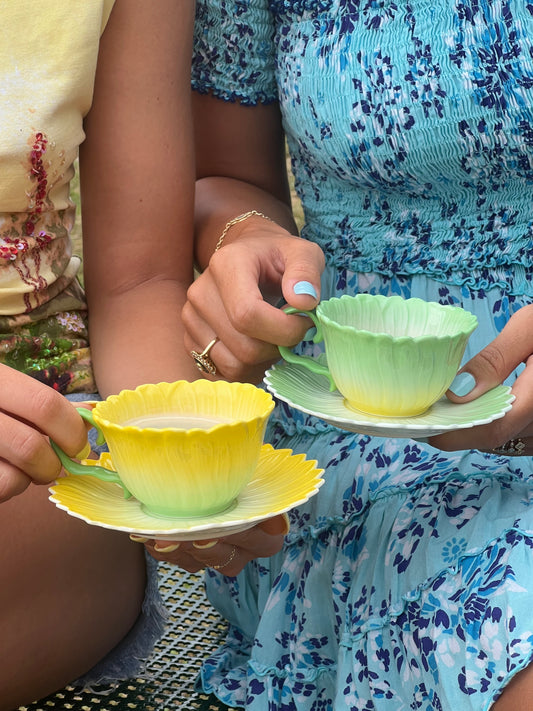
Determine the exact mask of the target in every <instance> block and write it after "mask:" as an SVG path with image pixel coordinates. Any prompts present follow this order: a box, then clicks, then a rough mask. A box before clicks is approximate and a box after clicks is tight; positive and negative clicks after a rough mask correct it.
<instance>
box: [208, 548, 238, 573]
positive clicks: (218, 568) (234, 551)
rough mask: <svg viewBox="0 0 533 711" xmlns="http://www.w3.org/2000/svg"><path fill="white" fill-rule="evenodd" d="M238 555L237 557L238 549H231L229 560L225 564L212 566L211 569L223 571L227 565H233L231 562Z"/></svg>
mask: <svg viewBox="0 0 533 711" xmlns="http://www.w3.org/2000/svg"><path fill="white" fill-rule="evenodd" d="M236 555H237V548H236V546H233V547H232V549H231V553H230V556H229V558H228V559H227V560H226V561H225V562H224V563H221V564H220V565H212V566H211V568H213V570H222V568H225V567H226V566H227V565H229V564H230V563H231V561H232V560H233V559H234V558H235V556H236Z"/></svg>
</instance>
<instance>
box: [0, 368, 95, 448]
mask: <svg viewBox="0 0 533 711" xmlns="http://www.w3.org/2000/svg"><path fill="white" fill-rule="evenodd" d="M0 410H1V411H2V412H3V413H4V414H5V415H6V416H12V417H13V418H16V419H18V420H20V421H21V422H25V423H26V424H27V425H29V426H30V427H33V428H35V429H37V430H39V431H40V432H42V433H43V434H45V435H46V436H48V437H50V438H51V439H53V440H54V441H55V442H57V444H58V445H59V446H60V447H61V448H62V449H64V450H65V452H66V453H67V454H68V455H70V456H72V457H74V456H76V454H77V453H78V452H80V451H81V450H82V449H83V447H84V446H85V443H86V442H87V432H86V429H85V425H84V423H83V420H82V419H81V417H80V416H79V415H78V413H77V412H76V409H75V408H74V407H73V406H72V405H71V403H69V402H68V400H67V399H66V398H65V397H63V395H60V394H59V393H58V392H56V391H55V390H54V389H53V388H50V387H48V386H46V385H43V384H42V383H40V382H38V381H37V380H34V379H33V378H30V377H29V376H27V375H24V374H23V373H20V372H18V371H17V370H14V369H13V368H9V367H8V366H5V365H0ZM29 446H30V449H31V450H32V451H33V449H32V445H31V443H30V445H29ZM54 456H55V455H54Z"/></svg>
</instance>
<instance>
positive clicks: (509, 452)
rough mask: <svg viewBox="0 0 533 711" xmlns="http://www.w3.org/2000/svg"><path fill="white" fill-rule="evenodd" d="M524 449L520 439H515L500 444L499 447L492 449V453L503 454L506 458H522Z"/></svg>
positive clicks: (524, 446)
mask: <svg viewBox="0 0 533 711" xmlns="http://www.w3.org/2000/svg"><path fill="white" fill-rule="evenodd" d="M525 448H526V445H525V443H524V442H523V441H522V440H521V439H520V437H515V438H514V439H510V440H509V441H508V442H505V443H504V444H502V445H501V447H494V449H493V450H492V451H493V452H495V453H496V454H504V455H505V456H507V457H520V456H523V454H522V453H523V451H524V449H525Z"/></svg>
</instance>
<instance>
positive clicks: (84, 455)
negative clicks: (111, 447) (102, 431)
mask: <svg viewBox="0 0 533 711" xmlns="http://www.w3.org/2000/svg"><path fill="white" fill-rule="evenodd" d="M90 453H91V445H90V444H89V442H87V444H86V445H85V447H84V448H83V449H82V450H81V452H78V454H76V457H75V459H87V457H88V456H89V454H90Z"/></svg>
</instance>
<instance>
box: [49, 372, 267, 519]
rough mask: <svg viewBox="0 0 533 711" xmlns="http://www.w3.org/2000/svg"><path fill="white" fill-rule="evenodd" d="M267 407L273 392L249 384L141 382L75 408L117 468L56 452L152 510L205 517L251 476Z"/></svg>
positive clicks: (71, 467) (69, 465)
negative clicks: (89, 406) (81, 461)
mask: <svg viewBox="0 0 533 711" xmlns="http://www.w3.org/2000/svg"><path fill="white" fill-rule="evenodd" d="M273 408H274V401H273V399H272V397H271V395H269V394H268V393H266V392H265V391H263V390H261V389H260V388H257V387H255V386H253V385H249V384H243V383H227V382H225V381H217V382H211V381H207V380H196V381H194V382H188V381H185V380H180V381H177V382H175V383H158V384H156V385H141V386H140V387H138V388H136V389H135V390H123V391H122V392H121V393H119V394H118V395H112V396H111V397H109V398H107V400H104V401H103V402H99V403H98V404H97V405H96V406H95V407H94V409H93V410H92V411H90V410H87V409H84V408H81V407H80V408H78V412H79V413H80V415H81V416H82V417H83V418H84V419H86V420H88V421H89V422H90V423H91V424H92V425H93V426H94V427H96V429H97V430H98V432H99V440H98V441H99V443H103V442H104V441H105V442H106V443H107V445H108V447H109V451H110V453H111V457H112V460H113V463H114V465H115V467H116V470H117V471H116V472H113V471H109V470H108V469H104V468H103V467H98V466H93V465H88V464H79V463H77V462H74V461H72V460H71V459H70V458H69V457H67V455H66V454H65V453H64V452H63V451H62V450H61V449H59V447H57V445H55V444H54V449H55V451H56V452H57V454H58V456H59V457H60V459H61V462H62V464H63V466H64V468H65V469H66V470H67V471H68V472H70V473H71V474H81V475H91V476H95V477H97V478H99V479H102V480H104V481H113V482H116V483H117V484H120V485H121V486H122V487H123V488H124V491H125V495H126V496H130V495H132V496H134V497H135V498H136V499H138V500H139V501H140V502H141V504H142V505H143V508H145V509H146V511H147V512H149V513H150V514H152V515H159V516H168V517H172V518H174V517H180V516H189V517H190V516H207V515H211V514H214V513H218V512H220V511H223V510H224V509H226V508H227V507H229V506H231V505H232V504H233V503H234V502H235V500H236V498H237V497H238V495H239V493H240V492H241V491H242V490H243V489H244V487H245V486H246V485H247V484H248V482H249V481H250V478H251V477H252V475H253V474H254V471H255V469H256V467H257V463H258V460H259V455H260V452H261V447H262V444H263V437H264V433H265V427H266V424H267V421H268V418H269V416H270V413H271V412H272V410H273ZM86 461H87V460H86Z"/></svg>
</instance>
